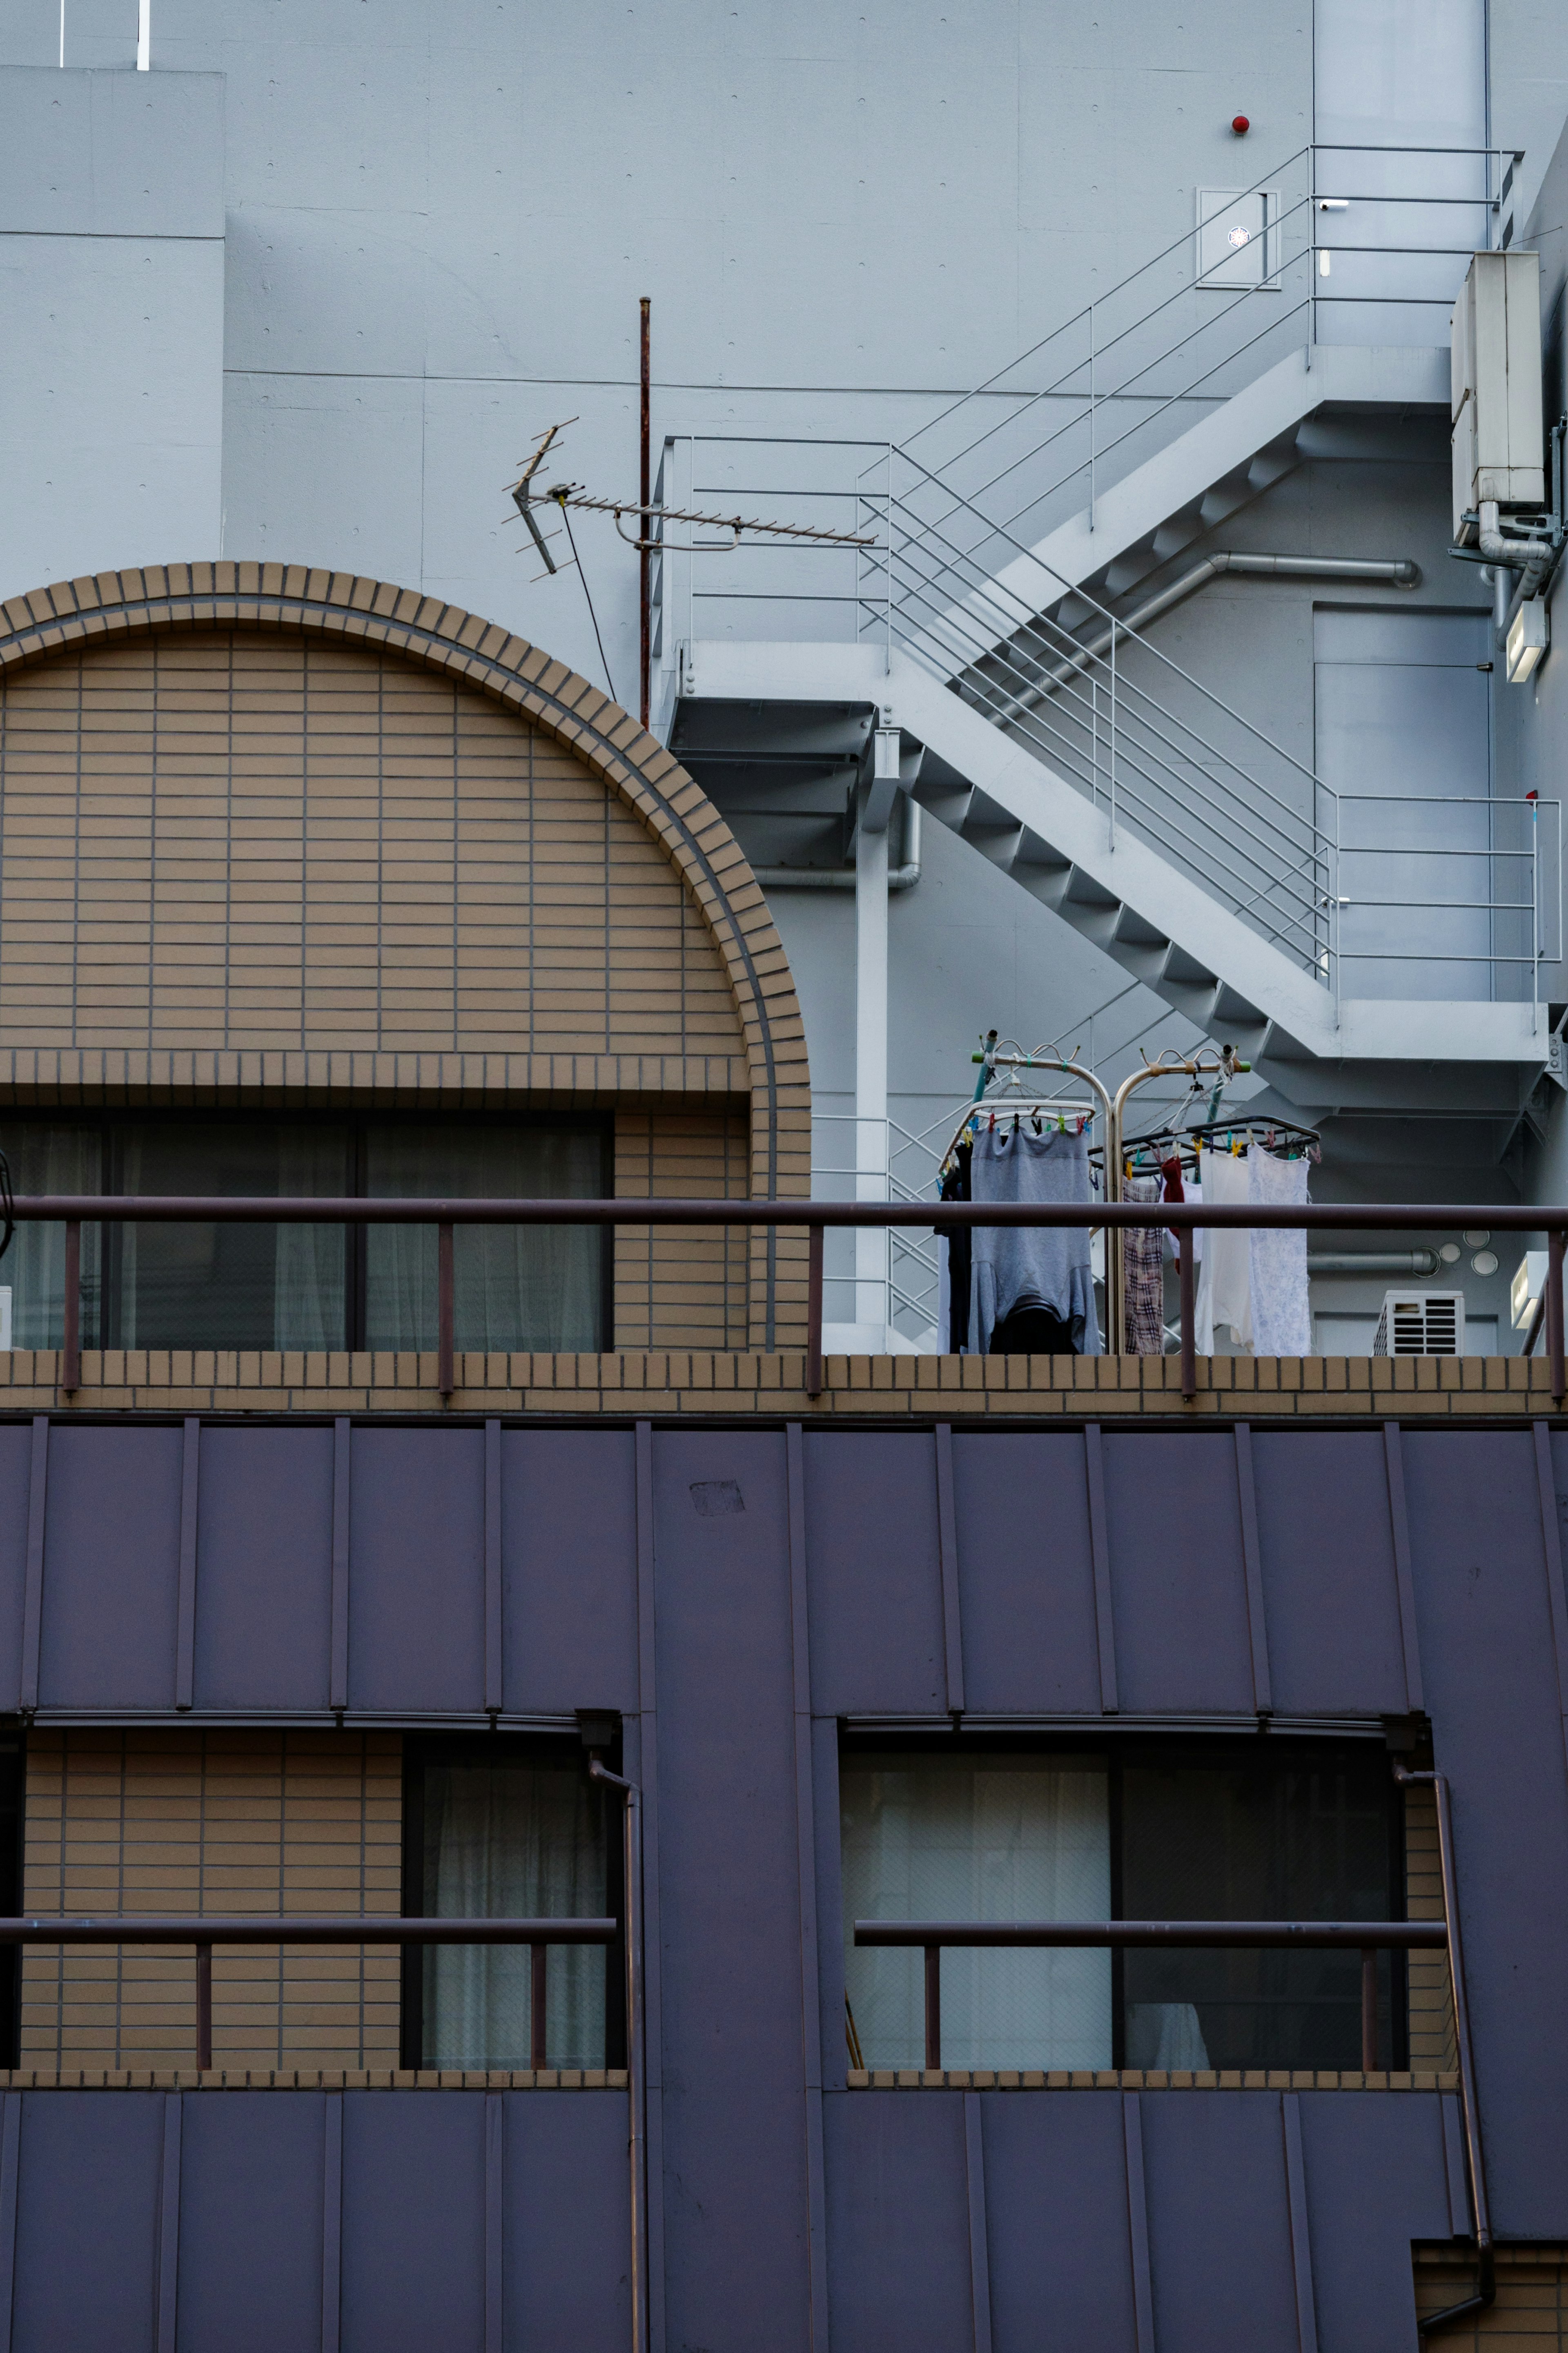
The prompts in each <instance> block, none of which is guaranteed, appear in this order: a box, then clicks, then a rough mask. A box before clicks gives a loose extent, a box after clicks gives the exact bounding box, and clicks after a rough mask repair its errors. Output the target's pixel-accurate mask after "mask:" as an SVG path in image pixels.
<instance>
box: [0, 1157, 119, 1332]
mask: <svg viewBox="0 0 1568 2353" xmlns="http://www.w3.org/2000/svg"><path fill="white" fill-rule="evenodd" d="M3 1141H4V1144H5V1154H6V1157H7V1158H8V1160H9V1161H10V1164H11V1183H12V1187H13V1188H14V1190H15V1191H16V1192H18V1193H100V1192H101V1191H102V1190H103V1139H102V1136H101V1135H100V1132H99V1130H98V1129H97V1128H96V1127H86V1126H71V1125H68V1124H60V1125H56V1124H53V1123H52V1122H50V1121H47V1120H17V1121H13V1122H11V1123H9V1124H7V1125H6V1126H5V1129H4V1131H3ZM99 1269H100V1230H99V1228H98V1227H97V1226H84V1227H83V1228H82V1235H81V1293H82V1302H81V1304H82V1315H81V1321H82V1337H83V1339H84V1341H85V1342H86V1343H87V1345H89V1346H92V1345H96V1343H97V1339H98V1333H99ZM0 1284H6V1285H8V1286H9V1288H10V1293H11V1345H12V1346H13V1347H14V1348H58V1347H59V1346H60V1345H62V1343H63V1342H64V1339H65V1294H66V1229H65V1227H64V1226H63V1225H58V1226H30V1225H29V1226H18V1227H17V1229H16V1233H15V1235H14V1236H13V1238H12V1241H11V1247H10V1249H9V1250H7V1251H6V1253H5V1259H4V1261H0Z"/></svg>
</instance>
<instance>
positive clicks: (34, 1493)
mask: <svg viewBox="0 0 1568 2353" xmlns="http://www.w3.org/2000/svg"><path fill="white" fill-rule="evenodd" d="M48 1486H49V1418H48V1415H47V1413H40V1414H36V1415H35V1416H34V1418H33V1453H32V1461H31V1464H30V1466H29V1473H28V1479H27V1582H26V1592H25V1595H24V1598H23V1602H22V1676H21V1695H20V1704H21V1706H22V1707H23V1708H24V1710H26V1709H30V1708H35V1707H37V1704H38V1667H39V1652H40V1650H41V1647H42V1641H43V1631H44V1519H45V1509H46V1505H47V1500H48Z"/></svg>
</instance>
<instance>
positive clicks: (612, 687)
mask: <svg viewBox="0 0 1568 2353" xmlns="http://www.w3.org/2000/svg"><path fill="white" fill-rule="evenodd" d="M556 504H557V506H558V507H559V508H560V509H561V520H562V522H563V523H564V524H565V526H566V538H567V542H568V544H569V545H570V547H571V550H572V561H573V563H574V565H576V566H577V577H578V579H579V580H580V581H581V582H582V583H583V594H584V596H586V598H587V599H588V618H589V619H590V620H591V621H592V622H593V624H594V638H595V643H596V645H597V646H598V649H599V659H600V661H601V662H602V663H603V664H604V670H605V686H606V687H607V688H608V690H609V696H610V701H611V702H616V701H617V700H618V697H617V696H616V684H615V681H614V680H613V679H612V678H611V676H610V664H609V658H608V656H607V655H606V654H605V640H604V638H602V637H600V635H599V617H598V615H597V613H595V610H594V592H593V590H592V589H591V588H590V587H589V586H588V575H587V574H586V573H585V572H584V569H583V559H582V557H581V556H580V555H579V554H578V553H577V542H576V539H575V537H574V533H573V530H572V517H571V515H570V514H569V512H567V507H566V501H565V500H564V499H558V500H557V501H556Z"/></svg>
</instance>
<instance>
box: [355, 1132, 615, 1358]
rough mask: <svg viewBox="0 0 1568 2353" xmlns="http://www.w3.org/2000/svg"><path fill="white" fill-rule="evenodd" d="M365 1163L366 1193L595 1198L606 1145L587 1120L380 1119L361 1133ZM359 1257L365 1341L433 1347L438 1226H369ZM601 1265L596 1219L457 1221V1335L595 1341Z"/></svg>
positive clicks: (503, 1341)
mask: <svg viewBox="0 0 1568 2353" xmlns="http://www.w3.org/2000/svg"><path fill="white" fill-rule="evenodd" d="M365 1172H366V1173H365V1190H366V1192H367V1193H369V1194H371V1195H372V1196H379V1197H381V1198H386V1197H387V1196H388V1195H391V1196H392V1197H394V1198H397V1197H399V1196H402V1197H404V1198H419V1197H421V1196H431V1195H435V1196H440V1195H443V1194H447V1195H450V1196H451V1197H452V1198H455V1199H459V1198H469V1199H472V1198H476V1197H478V1198H489V1199H492V1200H520V1199H527V1198H542V1199H548V1198H553V1197H563V1198H571V1197H574V1196H575V1197H576V1198H580V1199H582V1198H586V1199H593V1198H595V1197H596V1196H597V1195H598V1193H599V1191H600V1189H601V1187H602V1186H603V1183H604V1169H603V1144H602V1140H601V1138H600V1136H599V1134H597V1133H596V1132H595V1130H592V1129H572V1128H541V1127H521V1126H519V1127H502V1126H497V1127H471V1128H461V1127H402V1126H394V1125H391V1124H388V1125H386V1126H384V1127H373V1128H371V1129H370V1130H369V1131H368V1134H367V1136H366V1155H365ZM365 1258H366V1266H367V1271H368V1282H367V1285H366V1293H367V1295H366V1304H365V1341H366V1345H367V1346H369V1347H372V1348H433V1347H434V1346H435V1345H436V1340H437V1322H436V1316H437V1299H436V1229H435V1227H434V1226H372V1227H370V1228H369V1229H367V1232H366V1240H365ZM602 1263H603V1244H602V1241H601V1239H600V1235H599V1232H598V1229H597V1228H595V1227H592V1226H489V1227H486V1226H459V1227H458V1229H457V1230H456V1232H455V1233H454V1235H453V1238H452V1271H453V1277H454V1282H455V1289H456V1297H455V1300H454V1303H453V1331H454V1338H455V1340H456V1343H457V1345H458V1347H459V1348H497V1349H500V1348H540V1349H545V1348H560V1349H569V1348H584V1349H595V1348H597V1347H598V1346H599V1345H600V1338H601V1333H602V1329H603V1308H602V1293H603V1280H602V1276H601V1271H600V1270H601V1266H602Z"/></svg>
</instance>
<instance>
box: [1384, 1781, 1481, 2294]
mask: <svg viewBox="0 0 1568 2353" xmlns="http://www.w3.org/2000/svg"><path fill="white" fill-rule="evenodd" d="M1394 1779H1395V1780H1396V1781H1397V1782H1398V1783H1399V1784H1400V1786H1401V1788H1406V1789H1410V1788H1426V1789H1430V1790H1431V1791H1432V1794H1433V1796H1434V1797H1435V1798H1436V1803H1437V1856H1438V1861H1439V1862H1440V1864H1441V1866H1442V1873H1443V1916H1444V1919H1445V1920H1446V1921H1447V1927H1448V1984H1449V1989H1450V1991H1451V1992H1452V1995H1453V1998H1454V2040H1455V2042H1457V2043H1458V2053H1459V2107H1460V2111H1461V2116H1462V2120H1463V2124H1464V2132H1465V2157H1466V2160H1467V2163H1468V2168H1469V2176H1470V2203H1471V2205H1472V2207H1473V2209H1474V2211H1475V2222H1476V2253H1477V2258H1478V2260H1477V2266H1476V2273H1477V2276H1476V2293H1475V2295H1468V2296H1466V2298H1465V2299H1464V2301H1463V2303H1462V2304H1450V2305H1447V2306H1445V2307H1444V2308H1443V2310H1442V2311H1441V2312H1434V2313H1429V2314H1428V2315H1427V2316H1426V2319H1425V2320H1423V2321H1422V2322H1421V2323H1420V2324H1419V2326H1420V2331H1421V2334H1422V2336H1423V2337H1433V2336H1436V2333H1437V2331H1438V2330H1439V2329H1442V2328H1451V2327H1455V2325H1456V2324H1457V2323H1458V2322H1459V2321H1461V2320H1468V2319H1470V2318H1471V2317H1472V2316H1474V2315H1475V2314H1476V2313H1479V2312H1484V2311H1485V2310H1486V2309H1487V2307H1488V2306H1489V2305H1492V2304H1495V2303H1496V2301H1497V2258H1496V2253H1495V2251H1494V2249H1493V2246H1492V2223H1491V2211H1490V2208H1489V2205H1488V2202H1487V2176H1486V2162H1485V2159H1484V2158H1483V2157H1482V2154H1481V2118H1480V2110H1479V2106H1478V2105H1477V2102H1476V2066H1475V2057H1474V2054H1473V2052H1472V2051H1471V2047H1470V2008H1469V2002H1468V1999H1467V1996H1466V1992H1465V1954H1464V1947H1463V1945H1462V1943H1461V1942H1460V1936H1459V1889H1458V1874H1457V1873H1456V1872H1455V1869H1454V1816H1453V1810H1452V1808H1451V1806H1450V1805H1449V1802H1448V1778H1447V1774H1445V1773H1413V1772H1411V1771H1410V1770H1409V1768H1408V1767H1406V1766H1404V1765H1401V1764H1400V1762H1399V1760H1398V1758H1397V1757H1395V1759H1394Z"/></svg>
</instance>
